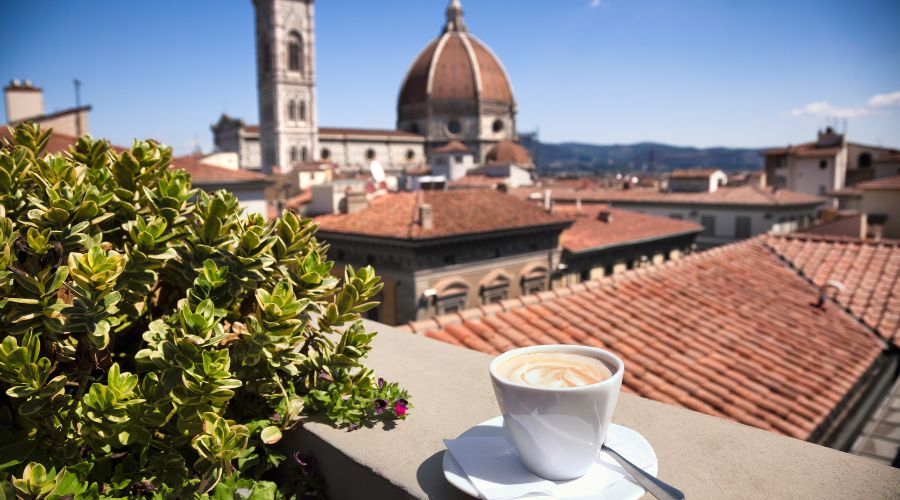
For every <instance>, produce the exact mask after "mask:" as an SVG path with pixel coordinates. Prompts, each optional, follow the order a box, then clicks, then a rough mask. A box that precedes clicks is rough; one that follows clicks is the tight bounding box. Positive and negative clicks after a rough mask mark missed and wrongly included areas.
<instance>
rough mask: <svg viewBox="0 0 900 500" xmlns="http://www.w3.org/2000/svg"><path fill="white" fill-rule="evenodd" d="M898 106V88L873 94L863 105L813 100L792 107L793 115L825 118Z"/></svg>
mask: <svg viewBox="0 0 900 500" xmlns="http://www.w3.org/2000/svg"><path fill="white" fill-rule="evenodd" d="M886 108H900V90H898V91H895V92H888V93H887V94H876V95H873V96H872V97H871V98H870V99H869V100H868V101H867V102H866V104H865V105H864V106H849V107H840V106H832V105H831V104H829V103H828V101H813V102H811V103H808V104H807V105H806V106H803V107H802V108H794V109H792V110H791V114H792V115H794V116H822V117H826V118H858V117H860V116H866V115H871V114H872V113H875V112H878V111H882V110H885V109H886Z"/></svg>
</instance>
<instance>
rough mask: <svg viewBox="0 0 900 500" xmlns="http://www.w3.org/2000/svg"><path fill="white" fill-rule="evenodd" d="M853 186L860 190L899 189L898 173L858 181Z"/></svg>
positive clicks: (899, 176) (899, 179)
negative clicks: (891, 175)
mask: <svg viewBox="0 0 900 500" xmlns="http://www.w3.org/2000/svg"><path fill="white" fill-rule="evenodd" d="M853 187H855V188H856V189H858V190H862V191H900V175H895V176H893V177H882V178H881V179H874V180H871V181H865V182H860V183H858V184H856V185H855V186H853ZM898 203H900V202H898Z"/></svg>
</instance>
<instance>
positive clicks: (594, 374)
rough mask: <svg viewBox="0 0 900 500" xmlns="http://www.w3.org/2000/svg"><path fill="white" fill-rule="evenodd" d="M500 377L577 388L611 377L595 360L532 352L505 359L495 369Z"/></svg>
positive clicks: (522, 382) (523, 382)
mask: <svg viewBox="0 0 900 500" xmlns="http://www.w3.org/2000/svg"><path fill="white" fill-rule="evenodd" d="M497 374H498V375H500V377H502V378H504V379H506V380H508V381H510V382H515V383H519V384H524V385H530V386H534V387H581V386H585V385H591V384H596V383H599V382H603V381H604V380H606V379H608V378H609V377H611V376H612V372H610V371H609V368H607V367H606V365H604V364H603V362H601V361H600V360H598V359H595V358H592V357H589V356H582V355H581V354H569V353H564V352H535V353H529V354H521V355H519V356H515V357H512V358H509V359H507V360H506V361H504V362H503V363H501V364H500V366H499V367H497Z"/></svg>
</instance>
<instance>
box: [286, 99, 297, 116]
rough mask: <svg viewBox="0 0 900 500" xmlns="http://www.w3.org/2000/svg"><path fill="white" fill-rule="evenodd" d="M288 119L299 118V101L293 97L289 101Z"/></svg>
mask: <svg viewBox="0 0 900 500" xmlns="http://www.w3.org/2000/svg"><path fill="white" fill-rule="evenodd" d="M288 119H289V120H291V121H294V120H296V119H297V103H295V102H294V100H293V99H291V102H289V103H288Z"/></svg>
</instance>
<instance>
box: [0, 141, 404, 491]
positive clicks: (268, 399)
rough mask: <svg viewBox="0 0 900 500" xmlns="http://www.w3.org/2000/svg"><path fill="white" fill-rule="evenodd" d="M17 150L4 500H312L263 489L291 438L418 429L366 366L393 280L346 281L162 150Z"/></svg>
mask: <svg viewBox="0 0 900 500" xmlns="http://www.w3.org/2000/svg"><path fill="white" fill-rule="evenodd" d="M12 133H13V138H12V139H11V140H9V141H6V142H5V143H4V144H2V145H0V337H2V343H0V389H2V391H0V499H3V498H13V497H16V496H18V497H21V498H64V497H69V498H71V497H72V496H74V497H75V498H115V497H127V496H147V497H149V496H154V497H158V498H164V497H165V498H169V497H180V498H184V497H193V496H196V495H199V496H207V495H208V496H212V497H214V498H231V497H233V496H234V494H237V493H234V492H240V494H239V496H241V495H243V496H244V497H246V496H248V495H249V496H252V497H253V498H269V497H274V496H282V495H287V496H292V495H298V494H302V492H297V491H289V490H290V489H289V488H286V487H283V488H281V490H280V491H278V490H276V487H275V485H274V484H272V483H270V482H266V481H264V479H266V478H269V476H270V475H271V472H272V470H273V469H274V468H275V467H276V466H278V464H279V463H280V462H281V461H282V460H283V458H284V457H283V456H282V455H280V454H279V453H278V451H277V449H276V448H277V447H273V446H272V445H274V444H275V443H277V442H278V441H279V439H281V436H282V433H283V432H284V431H286V430H288V429H291V428H293V427H295V426H297V425H298V424H299V423H301V422H302V420H303V419H304V418H306V417H307V416H309V415H313V414H318V415H322V416H323V418H326V419H328V420H330V421H331V422H332V423H333V424H335V425H338V426H343V427H356V426H360V425H371V424H372V423H374V422H375V421H377V420H379V419H395V418H403V417H404V415H405V412H406V404H407V403H406V399H405V398H406V397H407V395H406V393H405V391H403V390H401V389H400V388H398V387H397V385H396V384H390V383H384V381H382V380H381V379H376V378H375V377H374V376H373V374H372V372H371V370H369V369H367V368H365V367H363V366H362V365H361V364H360V360H361V358H363V357H365V355H366V353H367V352H368V350H369V345H370V342H371V341H372V338H373V337H374V335H375V334H374V333H369V332H366V330H365V328H364V326H363V324H362V322H361V321H360V313H362V312H364V311H366V310H368V309H370V308H372V307H374V306H375V305H376V302H374V301H373V300H372V299H373V297H374V296H375V295H376V294H377V293H378V291H379V290H380V289H381V283H380V280H379V279H378V278H377V277H376V276H375V274H374V272H373V270H372V269H371V268H370V267H366V268H363V269H359V270H354V269H353V268H349V267H348V268H347V269H346V271H345V272H344V276H343V279H342V280H341V279H338V278H336V277H334V276H332V275H331V269H332V263H331V262H329V261H327V260H326V256H325V255H326V250H327V246H326V245H325V244H323V243H322V242H320V241H318V240H317V239H316V238H315V232H316V225H315V224H314V223H313V222H312V221H311V220H309V219H303V218H300V217H297V216H295V215H293V214H291V213H289V212H285V213H283V214H282V215H281V216H280V217H278V218H277V219H275V220H273V221H269V222H266V221H265V220H264V219H263V218H262V217H260V216H258V215H247V214H243V213H242V211H241V210H240V209H239V208H238V203H237V200H236V199H235V198H234V197H233V196H232V195H231V194H229V193H227V192H225V191H219V192H216V193H214V194H207V193H204V192H198V191H197V190H194V189H192V188H191V182H190V177H189V175H188V174H187V173H185V172H184V171H181V170H173V169H170V168H169V165H170V162H171V150H170V149H168V148H165V147H162V146H160V145H158V144H156V143H153V142H137V141H136V142H135V143H134V145H133V146H132V148H131V149H130V150H128V151H116V150H114V149H113V148H111V147H110V145H109V144H108V143H107V142H105V141H94V140H92V139H91V138H90V137H82V138H80V139H78V141H77V144H76V145H74V146H73V147H72V148H71V149H70V151H68V152H67V153H64V154H46V155H45V154H43V150H44V148H45V147H46V144H47V141H48V137H49V132H42V131H41V130H40V129H39V128H38V127H36V126H33V125H27V124H26V125H20V126H19V127H17V128H16V129H15V130H13V131H12ZM297 462H298V463H301V461H300V460H299V459H298V460H297ZM285 482H286V483H289V484H309V483H310V481H302V480H297V481H285Z"/></svg>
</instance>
